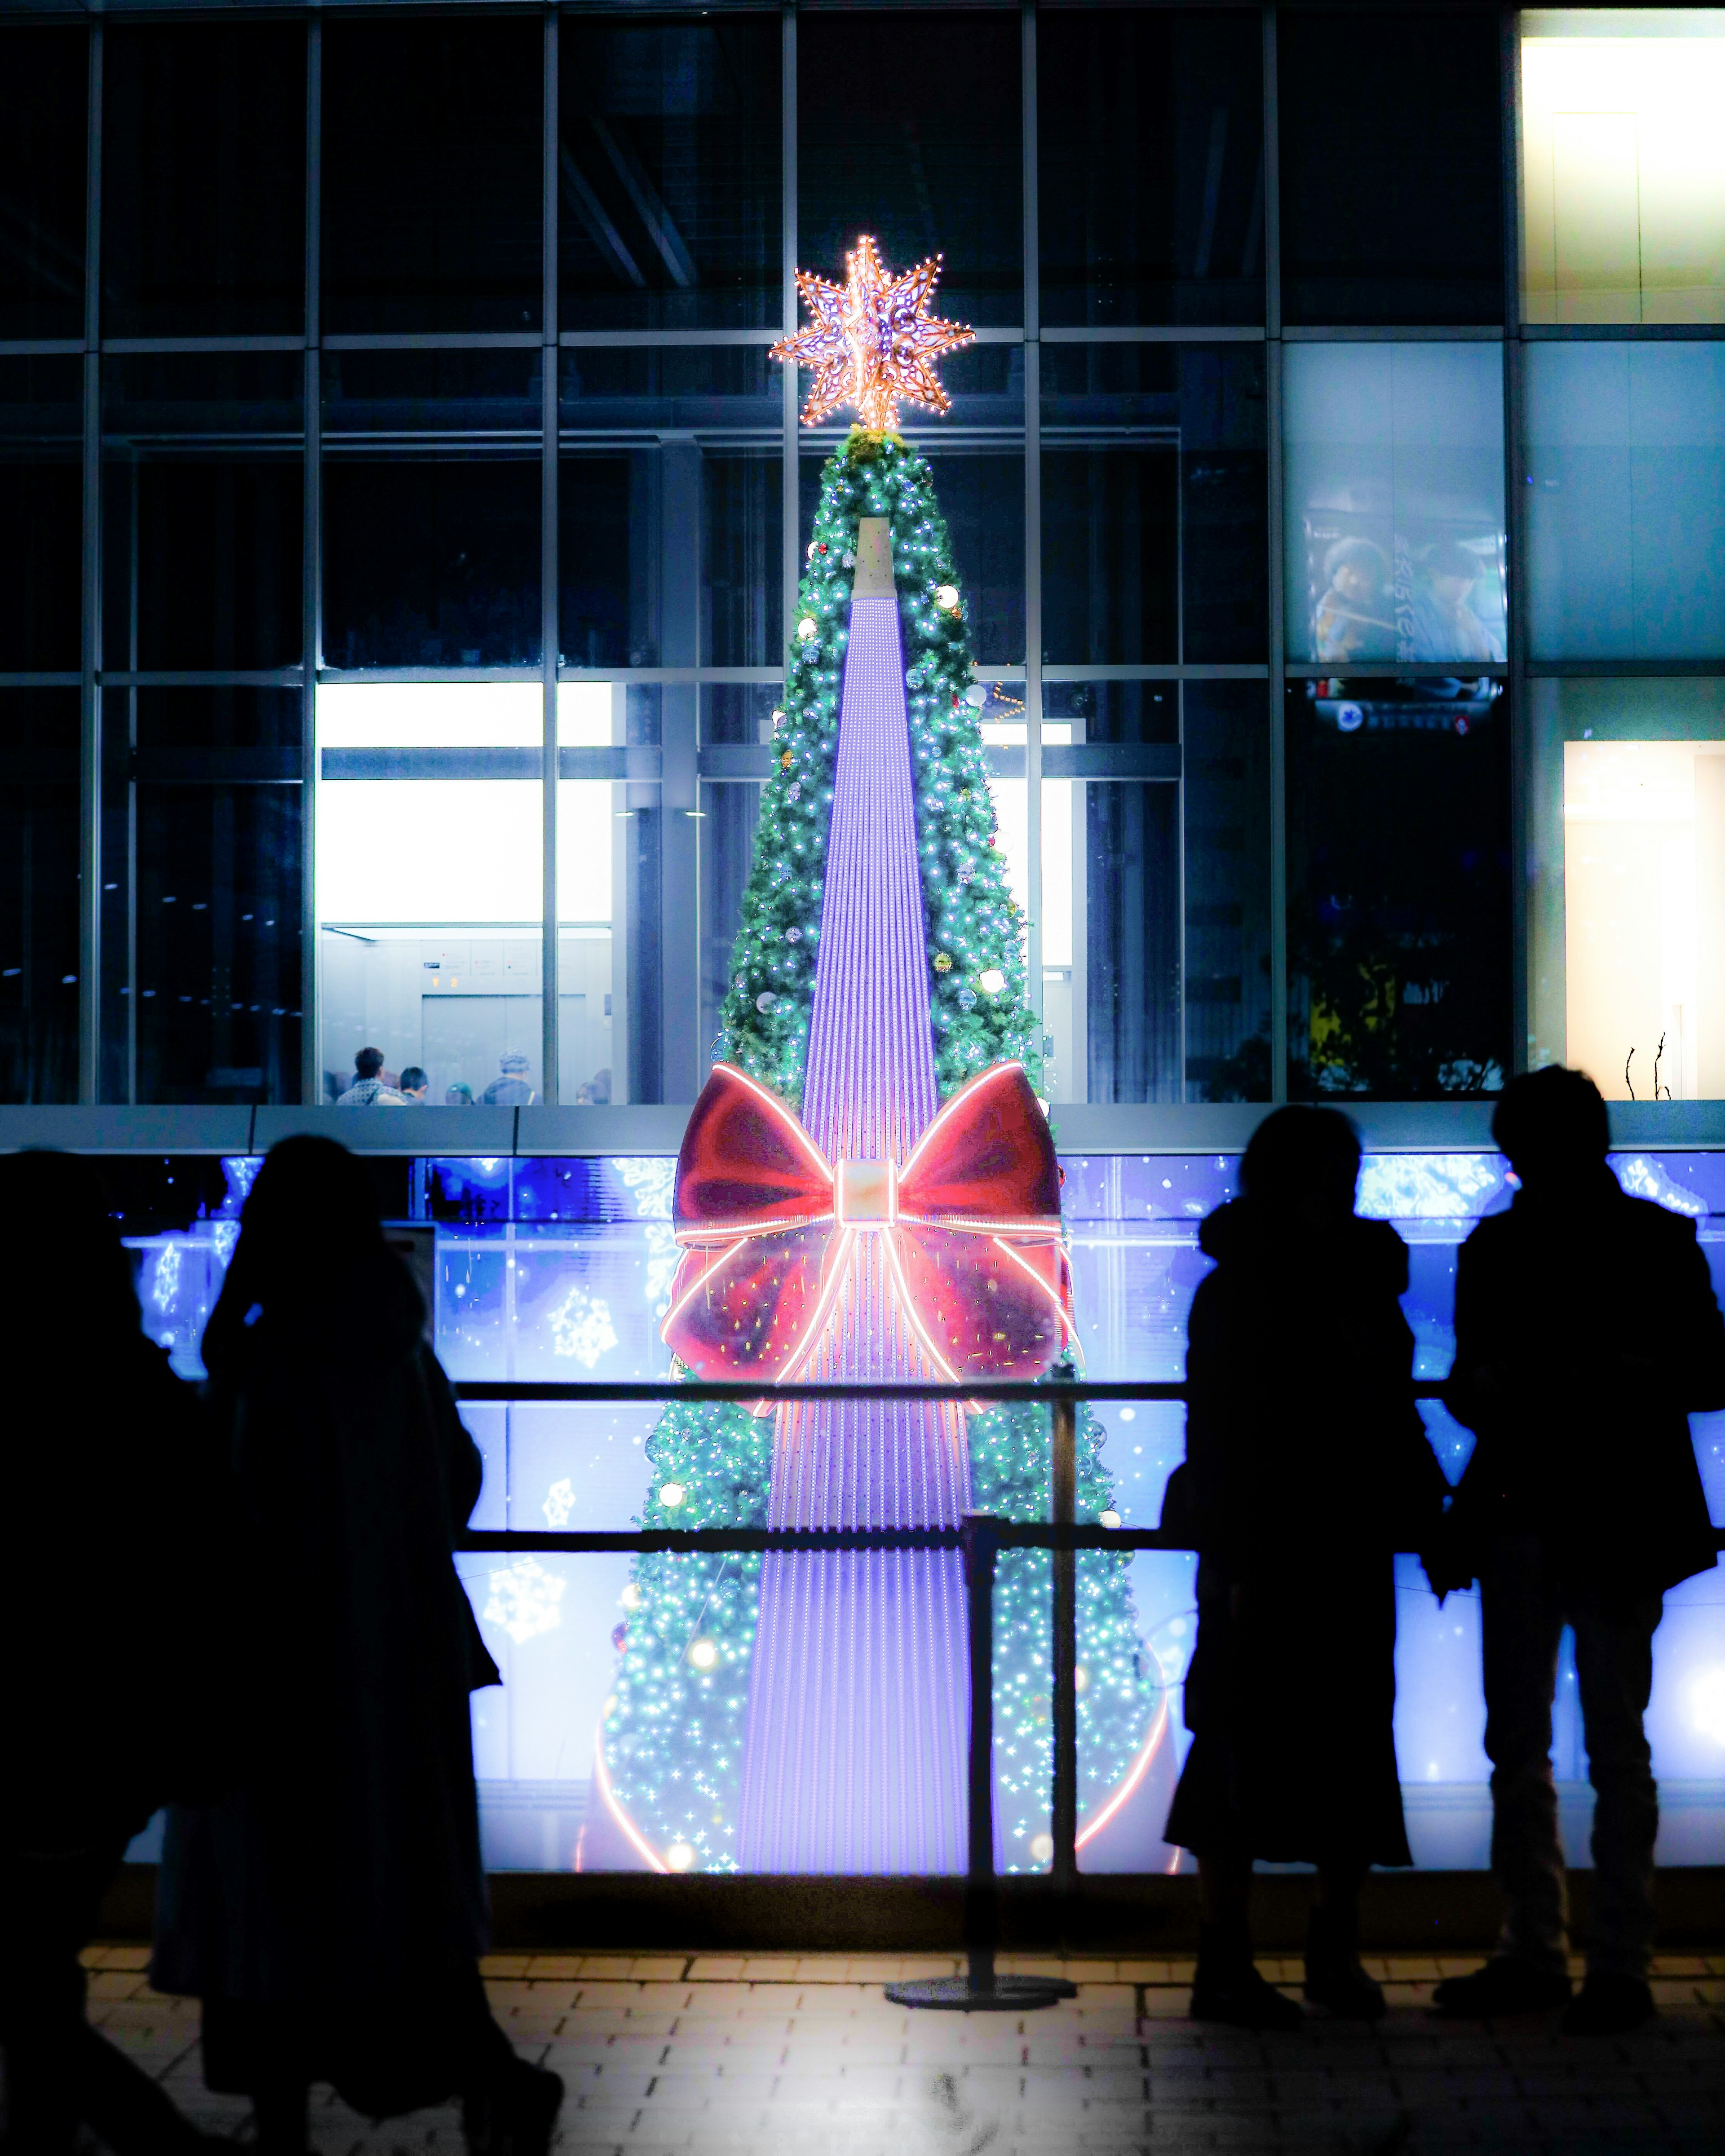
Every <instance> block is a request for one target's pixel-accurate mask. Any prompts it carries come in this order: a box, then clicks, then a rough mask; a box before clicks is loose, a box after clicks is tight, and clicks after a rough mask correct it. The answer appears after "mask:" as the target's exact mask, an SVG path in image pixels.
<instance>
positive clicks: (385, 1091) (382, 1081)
mask: <svg viewBox="0 0 1725 2156" xmlns="http://www.w3.org/2000/svg"><path fill="white" fill-rule="evenodd" d="M405 1105H406V1102H405V1098H404V1096H403V1094H402V1093H401V1092H400V1091H398V1089H397V1088H396V1087H395V1086H392V1085H390V1084H389V1083H388V1080H387V1079H386V1077H385V1075H384V1072H383V1051H382V1049H381V1048H362V1049H361V1050H360V1051H359V1053H358V1055H356V1056H355V1057H354V1059H353V1083H352V1085H351V1086H349V1087H348V1088H347V1091H346V1092H345V1093H343V1094H341V1096H340V1097H339V1098H338V1099H337V1101H336V1106H337V1107H338V1108H399V1107H402V1106H405Z"/></svg>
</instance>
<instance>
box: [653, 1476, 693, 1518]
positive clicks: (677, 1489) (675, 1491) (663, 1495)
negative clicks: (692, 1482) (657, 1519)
mask: <svg viewBox="0 0 1725 2156" xmlns="http://www.w3.org/2000/svg"><path fill="white" fill-rule="evenodd" d="M688 1494H689V1492H688V1491H686V1490H685V1488H684V1487H683V1486H682V1484H681V1483H680V1482H667V1483H666V1484H665V1487H664V1488H663V1489H662V1490H661V1491H660V1493H659V1501H660V1504H661V1505H663V1506H664V1507H665V1510H666V1511H667V1512H675V1511H676V1509H677V1507H678V1506H679V1505H680V1504H681V1503H682V1501H683V1500H684V1498H685V1497H686V1496H688Z"/></svg>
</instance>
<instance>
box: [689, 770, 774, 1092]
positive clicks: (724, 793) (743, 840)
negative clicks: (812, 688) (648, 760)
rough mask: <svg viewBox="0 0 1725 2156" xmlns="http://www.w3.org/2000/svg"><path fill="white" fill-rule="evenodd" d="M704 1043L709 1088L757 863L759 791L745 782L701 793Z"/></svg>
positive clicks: (702, 1066)
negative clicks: (744, 907) (752, 867)
mask: <svg viewBox="0 0 1725 2156" xmlns="http://www.w3.org/2000/svg"><path fill="white" fill-rule="evenodd" d="M760 814H761V789H760V787H759V786H758V785H757V784H754V783H751V782H749V781H747V780H741V781H736V780H733V781H731V782H728V783H725V784H721V785H704V786H703V787H702V788H701V1039H700V1043H699V1047H700V1053H699V1055H697V1057H696V1070H697V1074H698V1075H699V1077H700V1079H701V1082H702V1083H705V1082H706V1073H707V1071H708V1070H710V1069H711V1066H712V1061H713V1050H714V1049H715V1048H716V1046H717V1044H718V1034H719V1029H720V1024H721V1014H722V1009H723V1005H724V1002H725V998H726V995H727V994H728V993H730V988H731V951H732V945H733V944H734V943H735V942H736V941H737V930H738V928H739V927H741V926H742V893H743V887H744V885H746V884H747V881H748V873H749V867H750V864H751V863H752V860H753V859H754V850H755V825H756V824H757V822H758V821H759V819H760Z"/></svg>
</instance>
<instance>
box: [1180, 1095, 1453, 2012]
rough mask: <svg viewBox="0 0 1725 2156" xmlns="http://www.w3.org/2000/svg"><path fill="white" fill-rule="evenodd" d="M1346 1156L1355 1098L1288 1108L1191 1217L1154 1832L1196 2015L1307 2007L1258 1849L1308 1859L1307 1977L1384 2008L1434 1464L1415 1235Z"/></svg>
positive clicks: (1349, 2003) (1313, 1985) (1358, 2005)
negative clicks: (1191, 1287)
mask: <svg viewBox="0 0 1725 2156" xmlns="http://www.w3.org/2000/svg"><path fill="white" fill-rule="evenodd" d="M1359 1164H1360V1148H1359V1140H1358V1137H1357V1136H1356V1135H1355V1133H1354V1129H1353V1125H1352V1124H1351V1123H1350V1122H1348V1119H1347V1117H1346V1116H1343V1115H1341V1114H1339V1113H1338V1112H1337V1111H1336V1110H1334V1109H1332V1108H1306V1107H1291V1108H1281V1109H1278V1110H1277V1111H1276V1112H1275V1113H1274V1114H1273V1115H1271V1116H1266V1118H1265V1120H1264V1122H1261V1123H1260V1125H1259V1126H1258V1128H1257V1130H1256V1132H1255V1133H1254V1135H1253V1137H1252V1139H1251V1142H1250V1144H1249V1145H1248V1146H1247V1147H1246V1151H1245V1157H1244V1158H1243V1159H1242V1161H1241V1163H1240V1188H1241V1193H1242V1194H1241V1196H1240V1197H1239V1198H1238V1199H1235V1200H1233V1201H1232V1202H1231V1203H1230V1204H1225V1205H1223V1206H1220V1207H1219V1208H1218V1209H1217V1210H1216V1211H1215V1212H1214V1213H1212V1214H1210V1215H1209V1218H1208V1219H1206V1220H1205V1221H1204V1224H1203V1226H1202V1228H1201V1229H1200V1230H1199V1244H1200V1246H1201V1248H1202V1249H1203V1250H1204V1252H1205V1253H1206V1254H1207V1255H1209V1256H1210V1257H1212V1258H1214V1260H1215V1261H1216V1264H1215V1270H1214V1271H1213V1272H1212V1273H1210V1274H1209V1276H1208V1277H1207V1278H1206V1279H1205V1280H1204V1281H1202V1282H1200V1284H1199V1289H1198V1292H1197V1294H1196V1295H1195V1296H1194V1298H1193V1302H1192V1312H1191V1317H1190V1319H1189V1326H1188V1331H1187V1347H1186V1381H1187V1385H1188V1394H1187V1401H1188V1404H1187V1414H1186V1461H1185V1465H1184V1466H1183V1468H1180V1469H1177V1470H1176V1471H1175V1474H1174V1476H1173V1477H1172V1478H1170V1485H1169V1491H1168V1498H1167V1500H1166V1501H1164V1506H1163V1525H1164V1527H1171V1528H1176V1529H1178V1530H1179V1531H1180V1532H1182V1533H1183V1535H1184V1536H1185V1537H1186V1538H1187V1539H1189V1542H1190V1543H1191V1544H1192V1546H1193V1547H1194V1548H1196V1549H1197V1551H1198V1553H1199V1568H1198V1609H1199V1620H1198V1645H1197V1649H1196V1651H1195V1652H1194V1656H1193V1660H1192V1665H1191V1667H1190V1669H1189V1671H1188V1674H1187V1678H1186V1686H1185V1716H1186V1723H1187V1727H1189V1729H1190V1730H1191V1731H1192V1732H1193V1738H1192V1747H1191V1749H1190V1751H1189V1753H1187V1755H1186V1762H1185V1765H1184V1767H1183V1769H1182V1772H1181V1775H1180V1779H1179V1783H1178V1787H1177V1788H1176V1789H1175V1791H1174V1798H1173V1806H1172V1808H1171V1809H1170V1811H1169V1813H1168V1825H1167V1826H1166V1828H1165V1829H1164V1834H1165V1835H1166V1838H1167V1839H1168V1840H1169V1841H1171V1842H1173V1843H1176V1844H1178V1845H1179V1846H1181V1847H1182V1848H1185V1849H1189V1850H1191V1851H1193V1852H1194V1854H1195V1856H1197V1858H1198V1870H1199V1889H1200V1896H1201V1900H1202V1905H1203V1918H1202V1925H1201V1930H1200V1935H1199V1958H1198V1968H1197V1972H1196V1975H1195V1977H1194V1983H1193V1989H1192V2012H1193V2015H1194V2018H1196V2019H1198V2020H1218V2021H1230V2022H1233V2023H1235V2024H1236V2025H1240V2026H1242V2027H1246V2028H1282V2027H1287V2026H1291V2025H1297V2024H1298V2023H1299V2021H1300V2020H1301V2019H1302V2015H1301V2009H1300V2007H1299V2006H1298V2005H1296V2003H1295V2002H1294V2001H1293V2000H1292V1999H1289V1998H1288V1997H1286V1994H1283V1993H1281V1992H1280V1991H1278V1990H1277V1989H1276V1988H1275V1987H1274V1986H1273V1985H1272V1984H1269V1983H1268V1982H1266V1980H1265V1979H1264V1978H1263V1977H1262V1976H1260V1974H1258V1972H1257V1970H1256V1969H1255V1967H1254V1965H1253V1962H1252V1946H1251V1937H1250V1929H1249V1927H1248V1922H1247V1914H1248V1904H1249V1896H1250V1884H1251V1873H1252V1866H1253V1862H1254V1861H1255V1859H1256V1858H1259V1857H1263V1858H1266V1859H1267V1860H1271V1861H1277V1862H1307V1863H1312V1864H1315V1865H1316V1866H1317V1874H1318V1887H1317V1902H1316V1905H1315V1907H1313V1909H1312V1916H1311V1922H1310V1928H1309V1931H1308V1933H1307V1949H1306V1982H1305V1995H1306V1997H1307V1999H1309V2000H1311V2001H1312V2003H1313V2004H1315V2005H1321V2006H1322V2007H1324V2008H1326V2009H1327V2010H1329V2011H1330V2012H1331V2013H1332V2014H1336V2015H1344V2016H1347V2017H1349V2018H1353V2019H1360V2020H1372V2019H1375V2018H1376V2017H1377V2016H1378V2015H1381V2014H1382V2013H1383V2012H1384V1994H1383V1991H1382V1989H1380V1988H1379V1986H1378V1984H1375V1983H1374V1982H1373V1980H1372V1979H1371V1978H1370V1977H1369V1976H1368V1974H1366V1972H1365V1970H1364V1969H1363V1968H1362V1967H1361V1965H1360V1961H1359V1953H1358V1900H1359V1890H1360V1886H1361V1883H1362V1881H1363V1878H1364V1876H1365V1873H1366V1871H1367V1870H1368V1867H1369V1866H1372V1865H1373V1864H1392V1865H1394V1864H1409V1863H1411V1861H1413V1860H1412V1857H1411V1856H1410V1854H1409V1849H1408V1840H1407V1832H1406V1829H1405V1827H1404V1822H1403V1818H1402V1800H1401V1786H1400V1782H1399V1778H1398V1775H1397V1772H1396V1759H1395V1743H1394V1735H1393V1733H1392V1730H1391V1717H1392V1714H1393V1712H1394V1705H1395V1660H1394V1656H1395V1589H1394V1573H1393V1567H1392V1556H1393V1553H1394V1551H1395V1550H1397V1549H1398V1548H1403V1549H1405V1548H1423V1547H1424V1546H1425V1540H1426V1539H1427V1537H1429V1536H1430V1533H1431V1532H1432V1531H1433V1530H1434V1528H1435V1524H1436V1522H1437V1521H1438V1519H1439V1518H1440V1516H1441V1512H1442V1506H1443V1498H1444V1492H1445V1481H1444V1477H1443V1472H1442V1470H1441V1469H1440V1467H1439V1466H1438V1464H1437V1460H1436V1458H1435V1455H1434V1454H1433V1452H1432V1450H1431V1447H1430V1444H1429V1443H1428V1442H1427V1440H1426V1436H1425V1427H1424V1425H1423V1424H1422V1423H1421V1421H1420V1414H1419V1411H1418V1409H1416V1407H1415V1406H1414V1397H1413V1393H1412V1389H1411V1384H1412V1368H1413V1353H1414V1337H1413V1334H1412V1332H1410V1331H1409V1327H1408V1323H1407V1320H1406V1319H1405V1318H1404V1317H1403V1315H1402V1312H1401V1308H1400V1305H1399V1301H1398V1300H1397V1298H1398V1296H1399V1295H1400V1294H1401V1292H1402V1291H1403V1290H1404V1288H1405V1287H1406V1286H1407V1281H1408V1253H1407V1248H1406V1245H1404V1243H1403V1241H1402V1240H1401V1238H1400V1236H1399V1235H1397V1234H1396V1232H1395V1230H1394V1229H1393V1228H1392V1227H1390V1226H1389V1224H1388V1223H1387V1222H1384V1221H1378V1220H1362V1219H1358V1218H1357V1217H1356V1215H1355V1214H1354V1210H1353V1197H1354V1186H1355V1183H1356V1181H1357V1179H1358V1173H1359Z"/></svg>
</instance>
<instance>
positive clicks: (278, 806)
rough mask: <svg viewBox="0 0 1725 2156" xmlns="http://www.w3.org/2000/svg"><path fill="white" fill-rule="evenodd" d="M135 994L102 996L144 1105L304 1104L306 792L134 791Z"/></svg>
mask: <svg viewBox="0 0 1725 2156" xmlns="http://www.w3.org/2000/svg"><path fill="white" fill-rule="evenodd" d="M301 831H302V822H301V814H300V789H299V788H298V787H297V786H296V785H275V786H234V785H201V786H165V785H164V786H154V785H143V784H140V785H139V786H138V787H137V788H136V834H137V838H136V871H135V882H134V886H133V888H134V893H135V909H136V911H135V916H134V926H133V934H134V937H135V949H136V964H135V968H134V973H133V983H129V984H128V986H132V985H133V984H134V983H135V993H127V994H125V995H124V996H123V997H122V998H116V997H115V995H114V994H113V993H112V989H111V985H109V986H108V990H107V993H105V995H104V998H103V1001H104V1010H103V1033H104V1036H105V1038H106V1037H108V1036H110V1035H111V1036H112V1038H113V1039H114V1041H115V1042H116V1044H117V1045H121V1047H122V1050H123V1052H124V1053H125V1054H126V1056H127V1059H128V1060H129V1062H130V1064H131V1090H130V1091H129V1092H128V1093H127V1094H126V1095H125V1096H123V1097H126V1098H130V1099H132V1100H135V1101H140V1102H145V1101H161V1102H168V1101H178V1102H195V1103H203V1104H208V1105H212V1106H213V1105H215V1104H217V1103H220V1102H230V1103H233V1102H241V1101H275V1102H284V1101H296V1100H297V1099H298V1098H299V1093H300V942H301V935H300V858H301V856H300V847H301Z"/></svg>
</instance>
